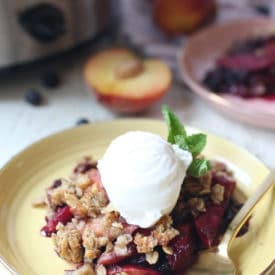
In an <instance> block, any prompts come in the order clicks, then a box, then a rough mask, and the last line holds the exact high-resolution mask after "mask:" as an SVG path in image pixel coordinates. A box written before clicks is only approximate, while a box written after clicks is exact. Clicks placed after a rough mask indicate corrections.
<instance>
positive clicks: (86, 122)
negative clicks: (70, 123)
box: [76, 118, 90, 125]
mask: <svg viewBox="0 0 275 275" xmlns="http://www.w3.org/2000/svg"><path fill="white" fill-rule="evenodd" d="M88 123H90V121H89V120H88V119H87V118H80V119H79V120H78V121H77V122H76V125H83V124H88Z"/></svg>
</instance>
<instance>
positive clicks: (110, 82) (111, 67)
mask: <svg viewBox="0 0 275 275" xmlns="http://www.w3.org/2000/svg"><path fill="white" fill-rule="evenodd" d="M84 77H85V80H86V82H87V83H88V86H89V87H90V88H91V89H92V91H94V92H95V94H96V96H97V98H98V100H99V101H100V102H102V103H103V104H105V105H106V106H109V107H110V108H111V109H113V110H115V111H118V112H123V113H135V112H140V111H143V110H145V109H146V108H148V107H149V106H150V105H151V104H153V103H154V102H155V101H157V100H158V99H160V98H161V97H162V96H163V95H164V94H165V93H166V91H167V90H168V89H169V87H170V84H171V78H172V76H171V71H170V69H169V67H168V66H167V65H166V64H165V63H164V62H162V61H160V60H156V59H145V60H142V59H140V58H139V57H137V56H136V55H135V54H133V53H132V52H131V51H129V50H128V49H123V48H112V49H109V50H105V51H102V52H100V53H98V54H96V55H95V56H93V57H91V58H90V59H89V60H88V62H87V64H86V66H85V69H84Z"/></svg>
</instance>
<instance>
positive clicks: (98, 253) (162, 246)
mask: <svg viewBox="0 0 275 275" xmlns="http://www.w3.org/2000/svg"><path fill="white" fill-rule="evenodd" d="M163 113H164V117H165V119H166V121H167V123H168V128H169V136H168V141H169V143H168V142H166V141H164V140H162V139H161V138H160V137H158V136H156V135H153V134H150V133H145V132H144V133H143V132H129V133H126V134H124V135H122V136H120V137H118V138H117V139H115V142H113V143H112V144H111V145H110V146H109V148H108V149H107V151H106V153H105V155H104V157H103V159H101V160H99V162H98V163H97V162H96V161H94V160H93V159H91V158H89V157H85V158H84V159H83V160H82V161H81V162H80V163H78V164H77V166H76V167H75V168H74V169H73V172H72V174H71V175H70V177H69V178H68V179H66V180H65V179H58V180H55V181H54V182H53V184H52V185H51V186H50V187H49V188H48V189H47V190H46V200H45V201H46V205H47V209H48V212H47V213H48V214H47V216H46V225H45V226H44V227H42V229H41V233H42V234H43V235H44V236H46V237H51V238H52V239H53V242H54V247H55V251H56V252H57V255H58V256H59V257H61V258H62V259H64V260H66V261H67V262H69V263H72V264H74V265H75V269H74V270H67V271H65V274H66V275H79V274H91V275H92V274H99V275H103V274H108V275H117V274H128V275H159V274H178V272H182V271H184V270H186V269H187V268H189V267H190V266H192V264H193V263H194V262H195V261H196V259H197V256H198V252H199V251H200V250H202V249H208V248H211V247H214V246H216V245H217V244H218V242H219V239H220V237H221V235H222V234H223V233H224V231H225V230H226V227H227V226H228V224H229V223H230V221H231V220H232V219H233V217H234V215H235V214H236V212H237V211H238V210H239V208H240V205H239V204H237V203H236V202H235V201H234V198H233V193H234V190H235V188H236V181H235V179H234V175H233V173H232V172H231V171H230V170H229V169H228V168H227V166H226V165H225V164H223V163H221V162H217V161H208V160H206V159H205V158H204V157H202V155H201V151H202V149H203V147H204V146H205V144H206V136H205V135H204V134H194V135H190V136H189V135H187V133H186V131H185V129H184V127H183V125H181V124H180V122H179V120H178V118H177V117H176V116H175V114H174V113H173V112H172V111H171V110H170V109H169V108H168V107H164V108H163ZM130 137H133V138H134V142H133V144H134V145H135V146H137V144H136V143H135V141H136V139H138V138H142V139H144V140H146V138H148V139H147V140H150V142H152V144H151V146H153V142H156V144H157V145H156V146H158V147H157V148H158V149H159V148H160V150H162V149H163V148H165V149H168V150H169V152H170V153H171V154H175V155H172V156H173V158H174V157H178V156H181V157H182V156H183V155H184V154H186V155H185V157H186V156H190V158H189V159H188V158H186V160H187V159H188V161H186V163H187V162H188V166H186V167H184V165H183V163H181V162H177V163H178V164H179V163H180V164H179V165H181V166H179V167H181V168H182V169H186V171H185V172H186V173H185V172H184V175H185V176H184V177H183V178H184V179H183V180H182V181H181V182H180V185H179V186H180V191H179V194H178V196H177V197H176V201H175V205H174V207H173V209H172V210H171V211H170V212H169V213H165V214H163V215H162V216H160V217H159V218H158V219H157V220H156V222H155V223H153V224H151V225H150V226H147V227H146V226H143V225H144V224H145V222H147V221H148V220H146V219H145V220H142V222H143V223H141V224H142V226H141V225H136V224H131V223H129V219H125V218H124V217H123V216H122V215H121V214H120V212H119V211H117V209H116V208H115V207H114V203H115V202H116V200H115V196H114V193H113V192H114V190H112V189H110V188H109V186H108V183H107V180H106V174H104V173H105V171H106V170H104V169H105V168H106V167H107V166H106V165H108V164H109V163H110V157H111V158H112V157H113V155H110V154H111V153H110V152H113V150H115V149H116V148H117V147H116V146H118V143H119V142H121V143H122V144H121V146H124V147H126V149H125V150H126V151H127V146H130V143H131V141H130V140H128V142H129V143H127V142H126V141H127V139H128V138H130ZM144 143H145V141H144ZM140 146H141V147H139V148H138V149H137V151H136V153H135V152H133V154H134V155H135V154H137V155H138V156H140V150H142V148H145V147H146V146H147V145H146V144H140ZM144 146H145V147H144ZM132 149H133V148H130V150H132ZM122 150H124V149H122ZM173 150H174V151H173ZM124 152H125V151H124ZM124 152H122V154H123V153H124ZM154 153H155V152H153V155H154ZM176 154H179V155H176ZM147 156H148V155H147ZM166 157H167V158H166V160H167V161H169V158H168V156H166ZM179 160H180V159H178V161H179ZM127 161H129V162H131V158H129V160H127ZM144 161H145V162H146V161H148V160H145V159H144ZM113 165H114V166H112V167H115V169H114V170H115V171H116V169H117V170H118V172H119V173H121V171H123V169H124V167H123V166H122V167H121V168H119V167H120V166H121V161H120V159H119V157H118V156H117V159H116V158H114V163H113ZM173 167H174V166H173ZM153 168H155V167H151V169H153ZM137 169H141V168H140V166H139V165H138V164H137ZM149 169H150V167H149ZM119 170H120V171H119ZM139 171H140V170H139ZM111 173H113V172H111ZM124 173H125V174H127V171H126V170H124ZM153 173H154V172H153ZM107 176H108V175H107ZM123 177H124V175H122V174H119V175H118V178H121V181H123V180H124V178H123ZM168 178H171V177H168ZM111 179H114V182H115V177H113V175H112V177H111ZM152 180H153V179H152ZM104 182H106V184H104ZM162 185H163V182H162ZM123 188H124V187H123ZM123 188H121V193H122V194H123ZM148 188H151V187H150V186H149V185H148ZM160 191H161V190H160ZM137 192H139V190H137ZM168 192H169V190H167V193H168ZM151 195H152V198H153V197H154V196H157V195H158V194H151ZM151 195H150V196H151ZM145 197H146V196H145ZM111 198H112V199H113V201H112V200H111ZM129 203H130V204H131V202H129ZM34 206H35V205H34ZM131 207H132V205H129V208H131ZM163 209H164V208H163ZM121 212H122V211H121ZM125 213H128V212H127V211H126V212H125ZM145 214H146V213H145ZM147 214H148V213H147ZM128 218H129V217H128ZM246 229H247V228H246Z"/></svg>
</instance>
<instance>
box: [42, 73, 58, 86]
mask: <svg viewBox="0 0 275 275" xmlns="http://www.w3.org/2000/svg"><path fill="white" fill-rule="evenodd" d="M59 84H60V78H59V76H58V74H57V73H56V72H47V73H45V74H44V75H43V77H42V85H43V86H45V87H46V88H56V87H57V86H58V85H59Z"/></svg>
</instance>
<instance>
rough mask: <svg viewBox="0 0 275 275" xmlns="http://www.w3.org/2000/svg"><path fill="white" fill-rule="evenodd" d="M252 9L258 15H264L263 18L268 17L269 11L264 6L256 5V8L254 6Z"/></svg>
mask: <svg viewBox="0 0 275 275" xmlns="http://www.w3.org/2000/svg"><path fill="white" fill-rule="evenodd" d="M254 8H255V10H256V11H257V13H259V14H261V15H265V16H269V15H270V9H269V7H268V6H266V5H256V6H254Z"/></svg>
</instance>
